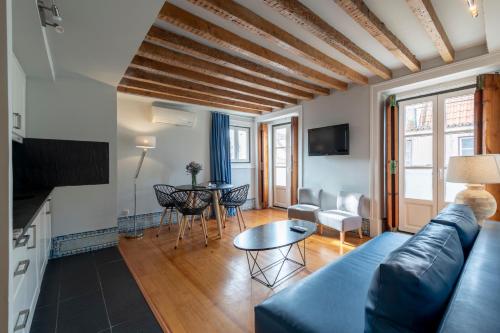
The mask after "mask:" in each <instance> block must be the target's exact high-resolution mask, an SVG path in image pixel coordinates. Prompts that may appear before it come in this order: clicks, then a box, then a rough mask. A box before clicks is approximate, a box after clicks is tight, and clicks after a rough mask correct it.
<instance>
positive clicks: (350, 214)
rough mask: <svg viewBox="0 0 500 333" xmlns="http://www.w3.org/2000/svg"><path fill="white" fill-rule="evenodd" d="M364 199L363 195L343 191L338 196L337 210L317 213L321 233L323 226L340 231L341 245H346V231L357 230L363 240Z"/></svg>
mask: <svg viewBox="0 0 500 333" xmlns="http://www.w3.org/2000/svg"><path fill="white" fill-rule="evenodd" d="M362 198H363V195H362V194H359V193H349V192H344V191H341V192H340V193H339V195H338V196H337V209H332V210H325V211H320V212H318V213H317V216H318V222H319V223H320V233H321V232H322V226H325V227H328V228H332V229H335V230H338V231H340V243H341V244H343V243H344V240H345V233H346V231H351V230H356V229H357V230H358V235H359V238H363V233H362V230H361V224H362V221H363V219H362V218H361V216H360V210H361V200H362Z"/></svg>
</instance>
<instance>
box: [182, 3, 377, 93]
mask: <svg viewBox="0 0 500 333" xmlns="http://www.w3.org/2000/svg"><path fill="white" fill-rule="evenodd" d="M188 1H190V2H191V3H193V4H195V5H197V6H200V7H202V8H204V9H206V10H208V11H210V12H211V13H214V14H216V15H219V16H220V17H222V18H224V19H225V20H227V21H230V22H232V23H235V24H237V25H239V26H240V27H242V28H243V29H245V30H247V31H249V32H251V33H254V34H256V35H258V36H261V37H263V38H266V39H267V40H269V41H271V42H273V43H276V44H277V45H279V46H280V47H282V48H283V49H284V50H286V51H288V52H291V53H293V54H295V55H297V56H300V57H303V58H305V59H308V60H310V61H312V62H314V63H316V64H317V65H319V66H322V67H324V68H326V69H328V70H330V71H332V72H334V73H337V74H339V75H342V76H345V77H346V78H348V79H350V80H352V81H354V82H356V83H359V84H366V83H368V78H367V77H366V76H364V75H362V74H360V73H358V72H357V71H355V70H353V69H352V68H349V67H348V66H346V65H344V64H342V63H340V62H339V61H337V60H335V59H333V58H331V57H330V56H328V55H326V54H325V53H323V52H321V51H319V50H318V49H316V48H314V47H312V46H311V45H309V44H307V43H305V42H303V41H302V40H300V39H298V38H296V37H295V36H293V35H292V34H290V33H288V32H287V31H285V30H283V29H281V28H280V27H278V26H277V25H275V24H273V23H271V22H269V21H267V20H265V19H264V18H262V17H260V16H259V15H257V14H255V13H254V12H252V11H251V10H249V9H248V8H246V7H244V6H242V5H240V4H238V3H236V2H234V1H232V0H188Z"/></svg>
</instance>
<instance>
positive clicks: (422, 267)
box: [365, 222, 464, 333]
mask: <svg viewBox="0 0 500 333" xmlns="http://www.w3.org/2000/svg"><path fill="white" fill-rule="evenodd" d="M463 264H464V256H463V252H462V246H461V244H460V239H459V238H458V234H457V231H456V230H455V228H453V227H450V226H446V225H442V224H437V223H432V222H431V223H429V224H427V225H426V226H425V227H424V228H423V229H422V230H421V231H420V232H418V233H417V234H416V235H414V236H413V237H412V238H410V239H409V240H408V241H407V242H406V243H405V244H403V246H401V247H400V248H398V249H396V250H394V252H392V253H391V254H390V255H389V256H388V257H387V258H386V259H385V260H384V261H383V262H382V263H381V264H380V266H379V268H377V270H376V271H375V274H374V275H373V281H372V284H371V287H370V290H369V291H368V301H367V304H366V327H365V331H366V332H385V333H389V332H434V331H435V330H436V329H437V326H438V325H439V322H440V320H441V317H442V315H443V313H444V310H445V308H446V304H447V302H448V299H449V297H450V295H451V293H452V291H453V288H454V286H455V283H456V281H457V280H458V277H459V275H460V271H461V269H462V266H463Z"/></svg>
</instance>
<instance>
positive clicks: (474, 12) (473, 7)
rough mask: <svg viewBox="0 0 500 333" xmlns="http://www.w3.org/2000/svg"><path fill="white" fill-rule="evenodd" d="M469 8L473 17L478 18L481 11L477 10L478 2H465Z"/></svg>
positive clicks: (468, 0)
mask: <svg viewBox="0 0 500 333" xmlns="http://www.w3.org/2000/svg"><path fill="white" fill-rule="evenodd" d="M465 2H466V3H467V6H468V7H469V11H470V13H471V15H472V17H477V15H478V14H479V10H478V8H477V0H465Z"/></svg>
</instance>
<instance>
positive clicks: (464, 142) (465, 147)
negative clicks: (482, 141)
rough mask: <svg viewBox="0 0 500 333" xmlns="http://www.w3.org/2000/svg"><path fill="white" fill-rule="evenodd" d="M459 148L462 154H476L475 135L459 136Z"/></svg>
mask: <svg viewBox="0 0 500 333" xmlns="http://www.w3.org/2000/svg"><path fill="white" fill-rule="evenodd" d="M458 149H459V151H460V156H472V155H474V137H473V136H463V137H461V138H458Z"/></svg>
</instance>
